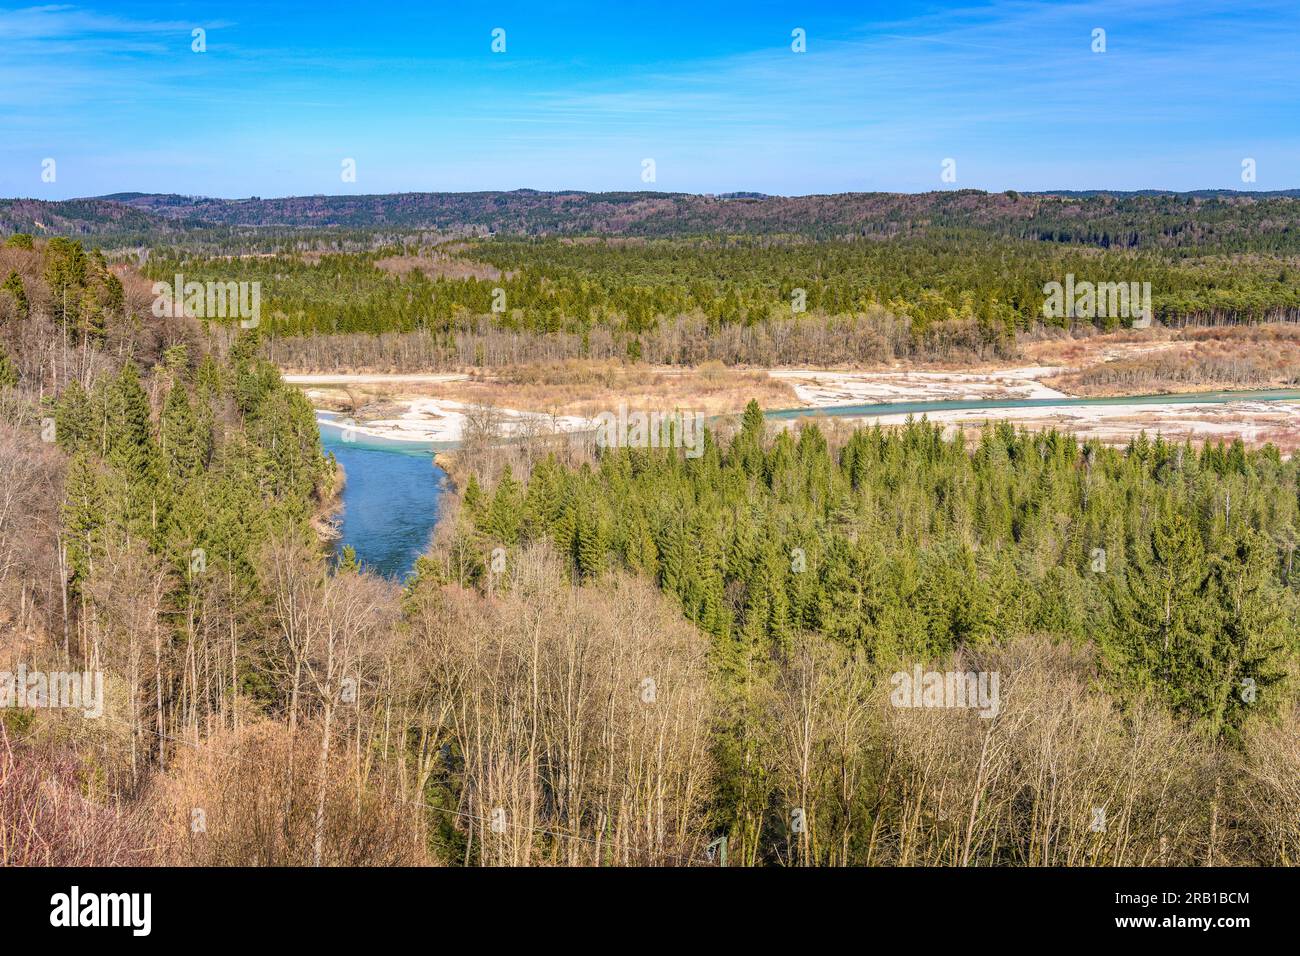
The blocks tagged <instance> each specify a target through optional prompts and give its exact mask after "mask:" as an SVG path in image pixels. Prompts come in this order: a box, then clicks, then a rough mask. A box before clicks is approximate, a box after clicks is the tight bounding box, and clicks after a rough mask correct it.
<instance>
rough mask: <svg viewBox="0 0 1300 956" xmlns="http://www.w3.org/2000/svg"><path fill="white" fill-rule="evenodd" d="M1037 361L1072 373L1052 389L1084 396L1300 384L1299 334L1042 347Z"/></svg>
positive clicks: (1130, 337)
mask: <svg viewBox="0 0 1300 956" xmlns="http://www.w3.org/2000/svg"><path fill="white" fill-rule="evenodd" d="M1026 352H1027V354H1032V355H1033V356H1034V358H1035V359H1036V360H1037V361H1040V362H1042V363H1044V364H1050V365H1064V366H1068V367H1070V369H1071V370H1070V371H1068V372H1065V373H1063V374H1061V375H1058V376H1055V377H1054V378H1050V379H1046V380H1045V384H1047V385H1050V386H1051V387H1053V388H1058V389H1060V390H1062V391H1065V392H1069V393H1071V394H1077V395H1122V394H1133V393H1135V392H1148V393H1161V392H1186V391H1203V390H1210V389H1234V388H1236V389H1240V388H1278V387H1287V386H1291V385H1294V384H1296V382H1297V381H1300V326H1296V325H1285V324H1270V325H1238V326H1215V327H1209V328H1189V329H1180V330H1177V331H1174V330H1170V329H1150V330H1146V331H1143V332H1137V333H1133V332H1126V333H1116V334H1115V335H1099V336H1093V337H1092V338H1089V339H1069V340H1060V341H1052V342H1044V343H1036V344H1035V345H1033V346H1030V347H1028V348H1027V349H1026Z"/></svg>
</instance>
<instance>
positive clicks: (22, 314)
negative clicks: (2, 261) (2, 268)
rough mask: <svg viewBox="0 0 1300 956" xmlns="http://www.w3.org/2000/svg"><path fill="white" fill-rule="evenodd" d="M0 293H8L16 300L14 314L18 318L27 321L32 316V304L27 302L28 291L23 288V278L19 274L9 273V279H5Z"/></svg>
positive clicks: (0, 286) (0, 287)
mask: <svg viewBox="0 0 1300 956" xmlns="http://www.w3.org/2000/svg"><path fill="white" fill-rule="evenodd" d="M0 292H5V293H8V295H9V296H10V297H11V298H12V299H13V300H14V312H15V313H16V314H17V316H18V318H20V319H26V318H28V317H29V316H30V315H31V311H32V310H31V303H29V302H28V301H27V290H26V289H24V288H23V277H22V276H20V275H19V274H18V273H17V272H10V273H9V278H7V279H5V281H4V285H0Z"/></svg>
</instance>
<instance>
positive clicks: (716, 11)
mask: <svg viewBox="0 0 1300 956" xmlns="http://www.w3.org/2000/svg"><path fill="white" fill-rule="evenodd" d="M3 2H4V0H0V3H3ZM277 6H279V5H277ZM271 7H272V5H271V4H267V3H261V2H249V3H245V2H240V0H227V2H222V3H186V2H179V3H169V4H167V5H165V6H164V5H161V4H157V3H134V2H122V0H118V2H114V3H112V4H100V3H95V2H90V3H86V4H75V5H48V6H27V7H12V6H10V7H6V6H0V196H10V197H12V196H30V197H36V198H46V199H61V198H67V197H71V196H90V195H100V194H104V193H108V192H117V191H124V190H140V191H146V192H179V193H186V194H203V195H215V196H232V197H234V196H249V195H259V196H281V195H295V194H307V193H377V192H396V191H405V190H472V189H514V188H518V187H531V188H536V189H587V190H607V189H645V188H651V189H662V190H684V191H691V192H725V191H731V190H758V191H761V192H768V193H779V194H788V195H799V194H806V193H824V192H839V191H846V190H901V191H923V190H929V189H938V188H957V187H974V188H981V189H990V190H1001V189H1009V188H1015V189H1022V190H1027V189H1050V188H1070V189H1099V188H1111V189H1141V188H1167V189H1197V188H1211V187H1219V188H1248V189H1249V188H1256V189H1281V188H1294V187H1297V186H1300V68H1297V63H1298V62H1300V9H1298V8H1297V3H1296V0H1258V2H1256V0H1231V2H1219V0H1211V2H1198V0H1122V2H1111V0H1098V2H1085V3H1069V2H1055V3H1044V2H1023V0H1022V2H997V3H973V2H972V3H960V4H943V3H912V2H907V0H899V2H889V3H882V2H871V3H820V2H803V3H769V2H763V0H755V2H750V3H744V4H741V3H736V4H728V5H727V6H726V7H725V8H723V7H719V6H717V5H708V4H705V3H700V2H696V3H677V2H669V0H652V2H644V3H637V2H629V3H620V2H614V0H606V2H603V3H586V2H584V3H572V2H562V0H561V2H554V3H536V2H531V3H518V4H515V3H500V2H496V3H487V2H474V3H447V2H437V0H423V2H419V3H405V2H402V0H387V2H374V3H364V2H357V0H353V2H348V3H336V2H330V0H322V2H317V3H311V4H306V3H304V4H302V5H301V8H300V9H299V10H296V11H295V10H293V9H291V8H290V5H288V4H286V5H283V6H280V8H279V9H271ZM498 27H499V28H502V29H504V30H505V31H506V33H505V38H506V51H505V52H504V53H493V52H492V50H491V43H492V31H493V29H494V28H498ZM195 28H202V29H204V30H205V31H206V41H207V51H206V52H204V53H195V52H192V50H191V45H192V30H194V29H195ZM796 28H801V29H803V30H804V31H806V37H807V52H805V53H795V52H793V51H792V50H791V42H792V41H791V31H792V30H794V29H796ZM1097 28H1100V29H1103V30H1105V31H1106V33H1105V40H1106V51H1105V52H1104V53H1095V52H1093V50H1092V46H1093V30H1094V29H1097ZM47 158H51V159H54V160H55V163H56V166H55V179H54V181H53V182H45V181H43V180H42V162H43V160H45V159H47ZM346 158H350V159H353V160H355V162H356V182H355V183H351V182H344V181H342V180H341V177H340V172H341V164H342V161H343V160H344V159H346ZM949 158H951V159H953V160H955V171H956V182H955V183H947V182H943V181H941V176H940V174H941V170H942V164H943V161H944V160H945V159H949ZM1245 158H1251V159H1254V160H1255V163H1256V170H1257V180H1256V181H1255V182H1254V183H1243V182H1242V179H1241V164H1242V160H1243V159H1245ZM645 159H653V160H654V164H655V181H654V182H653V183H646V182H644V181H643V180H642V169H643V160H645Z"/></svg>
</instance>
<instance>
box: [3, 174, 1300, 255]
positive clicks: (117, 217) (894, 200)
mask: <svg viewBox="0 0 1300 956" xmlns="http://www.w3.org/2000/svg"><path fill="white" fill-rule="evenodd" d="M214 227H227V228H248V227H253V228H267V227H279V228H287V229H301V228H313V227H326V228H335V229H396V230H403V229H438V230H470V231H478V232H488V231H495V232H502V233H508V234H525V235H544V234H557V233H564V234H601V235H630V236H646V237H667V236H684V235H707V234H715V235H716V234H749V235H781V234H797V235H804V236H809V237H815V238H828V237H838V238H843V237H850V236H859V237H870V238H890V237H899V236H911V235H918V234H927V235H932V236H933V235H936V234H939V235H942V234H944V233H947V232H951V231H969V230H975V231H977V232H980V233H984V234H987V235H995V236H1006V237H1008V238H1017V239H1033V240H1040V241H1048V242H1066V243H1081V244H1087V245H1095V246H1099V247H1102V248H1110V247H1116V246H1118V247H1121V248H1152V247H1162V248H1178V249H1215V250H1225V251H1281V250H1286V251H1293V250H1297V249H1300V191H1296V190H1291V191H1287V192H1274V193H1262V192H1260V193H1242V192H1232V191H1203V192H1197V193H1158V192H1142V193H1023V194H1022V193H1016V192H1014V191H1008V192H1005V193H985V192H981V191H978V190H951V191H944V192H930V193H919V194H900V193H842V194H836V195H821V196H799V197H782V196H761V195H757V194H748V193H746V194H729V195H727V196H709V195H692V194H687V193H667V192H613V193H584V192H537V191H534V190H527V189H522V190H515V191H513V192H473V193H397V194H387V195H357V196H295V197H286V198H279V199H260V198H257V197H253V198H249V199H211V198H204V197H191V196H178V195H165V194H153V193H117V194H113V195H110V196H104V197H99V198H96V199H82V200H67V201H63V202H53V203H43V202H38V201H36V200H0V230H2V231H5V232H10V231H21V232H32V233H34V234H37V235H48V234H55V233H60V234H69V233H71V234H78V235H101V234H114V235H118V234H122V235H125V234H133V235H139V234H143V233H145V232H147V231H148V230H149V229H152V230H154V231H155V232H156V233H174V232H178V231H192V230H204V229H212V228H214Z"/></svg>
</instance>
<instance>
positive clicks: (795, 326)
mask: <svg viewBox="0 0 1300 956" xmlns="http://www.w3.org/2000/svg"><path fill="white" fill-rule="evenodd" d="M421 252H422V249H421V248H420V247H417V246H410V247H385V248H382V249H378V250H374V251H370V252H358V253H347V254H344V253H339V254H313V255H310V256H303V255H298V254H286V255H275V256H247V257H242V258H241V257H230V258H207V257H203V256H187V255H184V254H181V253H170V254H161V255H154V256H152V257H151V258H150V259H149V262H148V264H147V266H146V268H145V273H146V274H147V275H148V276H149V277H150V278H153V279H157V280H160V281H171V280H172V278H173V276H174V275H176V274H178V273H179V274H182V275H184V276H185V277H186V280H187V281H190V280H197V281H207V280H212V281H220V282H230V281H240V282H260V283H262V294H263V297H264V300H263V301H264V308H263V313H264V316H263V322H264V323H265V326H266V329H267V331H268V333H269V334H270V335H271V336H273V337H275V338H276V339H288V338H293V337H309V336H331V337H332V336H348V335H370V336H379V335H386V334H390V333H410V334H418V335H423V336H428V337H430V341H431V342H432V343H434V344H436V348H437V354H436V355H435V356H433V358H435V359H436V360H439V364H442V363H446V362H451V361H465V360H469V361H470V362H473V361H474V359H475V354H474V347H475V346H477V345H478V344H481V343H480V342H478V341H475V340H474V338H473V337H474V336H482V335H484V334H488V333H492V332H499V333H502V334H503V335H506V336H514V337H516V338H519V339H522V340H527V341H529V342H530V343H535V344H536V350H537V351H538V352H540V351H545V349H546V348H549V346H546V345H545V344H544V340H546V339H554V338H559V339H562V340H572V342H573V343H574V345H564V346H562V348H563V349H564V351H566V352H568V353H572V352H573V351H574V347H575V346H576V349H577V351H578V352H579V354H587V353H589V352H591V350H593V349H596V350H598V349H599V345H598V344H593V339H598V338H600V337H601V335H602V333H607V334H608V336H609V337H611V338H612V340H613V342H614V349H615V350H616V351H617V352H618V353H619V354H620V355H621V356H622V357H625V358H630V359H633V360H636V359H648V358H649V357H650V355H652V354H653V355H656V356H658V357H663V358H667V359H668V360H670V361H672V360H679V361H680V360H682V359H681V358H679V357H674V356H673V355H672V352H671V350H670V349H668V348H665V347H664V339H665V337H666V335H667V334H668V330H671V329H673V328H674V327H677V328H680V327H681V326H682V325H683V324H685V325H688V326H691V327H696V328H698V329H699V332H700V334H701V336H703V337H706V338H719V337H726V336H728V335H730V336H731V337H732V338H733V339H734V337H735V334H736V333H735V332H734V330H737V329H740V330H752V329H757V330H760V334H762V335H766V336H767V337H769V338H771V339H773V340H777V341H780V342H786V343H793V347H791V348H787V349H784V350H783V351H785V352H786V353H788V354H792V355H794V356H796V357H795V358H794V359H793V360H794V361H805V362H806V361H811V360H813V358H814V356H813V354H812V352H813V351H814V348H813V347H812V346H811V345H809V348H808V351H807V352H803V351H801V346H803V345H804V343H808V342H809V340H811V339H815V338H816V337H817V336H818V335H820V334H823V333H824V331H825V330H826V329H828V328H831V329H833V328H839V327H848V328H849V329H850V333H849V338H850V339H852V338H858V339H868V340H871V339H874V340H877V341H876V342H875V343H874V344H873V347H872V349H871V351H873V352H874V353H876V354H877V355H885V356H887V357H891V358H892V357H907V356H910V355H916V356H921V357H928V356H934V357H950V356H960V355H964V356H988V355H1003V354H1009V353H1011V352H1012V351H1014V343H1015V337H1016V335H1017V333H1019V332H1024V331H1026V330H1030V329H1034V328H1037V327H1040V326H1041V325H1043V324H1044V323H1045V324H1048V325H1055V326H1058V327H1062V328H1068V327H1070V326H1071V325H1074V324H1076V323H1087V324H1091V325H1093V326H1095V327H1096V328H1099V329H1102V330H1112V329H1117V328H1121V327H1127V326H1129V325H1131V324H1132V322H1133V320H1134V319H1135V318H1137V317H1138V312H1139V310H1140V309H1141V306H1142V303H1141V302H1140V301H1138V300H1135V301H1133V302H1132V304H1131V312H1130V314H1127V315H1118V314H1106V315H1100V316H1098V317H1096V318H1094V319H1090V320H1088V319H1071V318H1070V317H1069V316H1068V315H1065V314H1062V315H1060V316H1057V317H1051V316H1046V315H1045V314H1044V303H1045V301H1046V297H1045V295H1044V292H1043V288H1044V286H1045V285H1046V284H1047V283H1050V282H1058V283H1064V282H1065V281H1066V278H1067V276H1073V277H1074V282H1075V283H1076V284H1079V285H1081V284H1082V283H1085V282H1091V283H1094V284H1101V283H1125V284H1129V283H1138V284H1139V288H1140V284H1141V283H1149V284H1150V290H1151V306H1152V311H1153V313H1154V317H1155V318H1156V319H1158V320H1160V321H1162V322H1164V323H1166V324H1169V325H1184V324H1197V323H1216V324H1218V323H1256V322H1264V321H1295V320H1297V319H1300V283H1297V281H1296V279H1295V276H1296V272H1295V264H1294V262H1292V261H1290V260H1288V259H1286V258H1284V257H1277V256H1270V255H1262V254H1261V255H1254V256H1250V257H1232V256H1226V255H1221V256H1201V257H1197V258H1188V259H1183V258H1178V257H1176V256H1175V255H1174V254H1173V253H1170V252H1167V251H1145V250H1140V249H1139V250H1124V251H1116V250H1115V249H1113V248H1112V249H1096V248H1087V247H1082V246H1078V245H1070V244H1056V243H1045V242H1037V241H1030V240H1007V239H1002V238H990V237H988V236H984V235H981V234H979V233H977V232H973V231H967V232H959V231H953V232H947V233H934V234H930V235H926V236H924V237H920V238H900V239H893V240H890V241H867V240H857V241H825V242H808V241H775V240H756V239H730V240H657V241H639V240H559V239H546V240H535V241H519V240H504V239H495V240H490V241H489V240H479V241H474V242H469V243H458V244H457V245H456V254H457V255H458V256H461V257H463V258H467V259H470V260H472V261H473V262H474V263H477V264H479V266H478V268H479V269H483V268H489V269H491V270H495V271H496V272H497V273H499V277H498V278H483V277H478V276H475V275H472V274H471V275H465V276H448V275H445V274H443V272H445V271H446V270H445V269H444V268H442V267H440V266H438V264H437V260H434V259H433V258H432V257H426V258H425V259H424V260H422V259H421ZM395 256H405V257H407V258H406V259H405V260H404V261H406V262H408V263H410V264H411V265H413V266H414V267H413V268H411V269H409V270H404V271H403V273H402V274H393V273H392V272H390V271H387V270H385V269H381V268H379V267H377V263H384V262H389V261H392V259H393V257H395ZM422 261H424V262H425V263H426V265H425V266H424V267H421V262H422ZM1101 311H1102V312H1110V311H1112V310H1109V309H1106V308H1102V309H1101ZM859 326H861V329H859V328H858V327H859ZM467 343H469V344H468V345H467ZM845 344H846V345H848V348H847V349H846V351H845V352H844V354H842V355H839V356H837V357H836V358H835V359H833V360H835V361H850V360H856V359H858V358H859V357H860V356H861V355H862V354H863V352H864V349H863V348H862V347H861V346H860V345H859V346H856V347H855V346H854V343H853V342H851V341H850V342H847V343H845ZM339 347H340V348H341V349H344V350H346V348H347V346H346V342H345V341H340V342H339ZM287 348H288V349H290V350H291V351H304V350H310V347H300V346H295V345H289V346H287ZM584 350H586V351H584ZM723 350H724V351H725V350H726V349H725V347H724V349H723ZM317 351H319V349H317ZM695 351H696V352H698V351H699V349H696V350H695ZM533 357H534V358H538V357H540V354H538V355H534V356H533ZM709 357H721V356H718V355H710V356H709Z"/></svg>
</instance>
